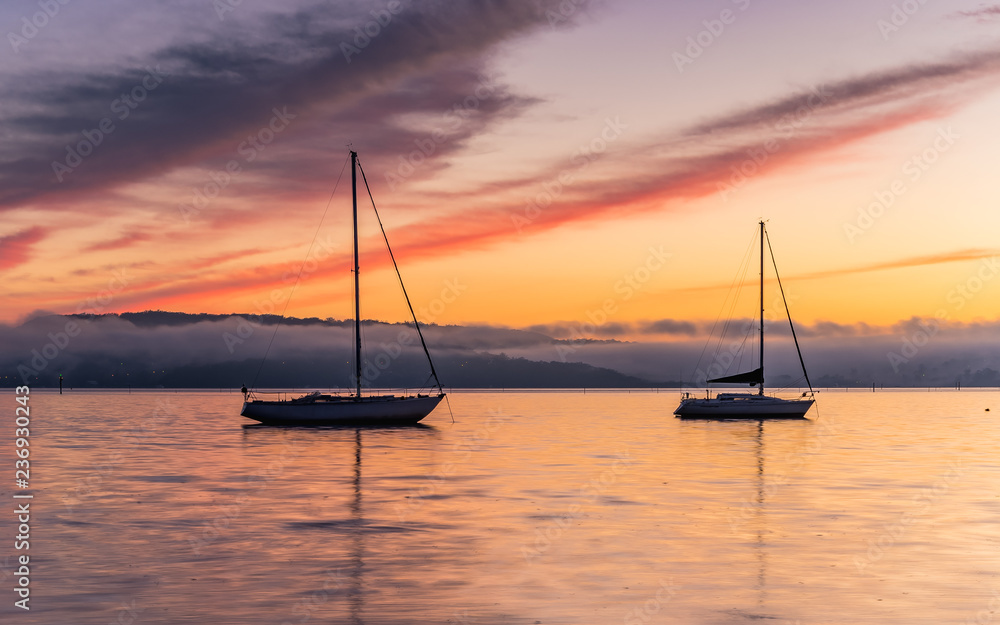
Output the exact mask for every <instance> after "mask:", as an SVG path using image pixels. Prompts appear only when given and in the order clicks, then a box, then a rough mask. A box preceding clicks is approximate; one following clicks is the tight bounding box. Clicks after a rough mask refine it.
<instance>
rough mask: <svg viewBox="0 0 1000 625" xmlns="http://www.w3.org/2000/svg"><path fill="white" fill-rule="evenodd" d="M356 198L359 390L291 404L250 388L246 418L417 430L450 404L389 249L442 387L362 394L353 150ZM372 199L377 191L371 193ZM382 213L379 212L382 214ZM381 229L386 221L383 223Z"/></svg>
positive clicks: (354, 168) (310, 396) (354, 155)
mask: <svg viewBox="0 0 1000 625" xmlns="http://www.w3.org/2000/svg"><path fill="white" fill-rule="evenodd" d="M350 155H351V196H352V204H353V209H354V336H355V342H354V365H355V371H354V377H355V383H356V388H355V392H354V394H352V395H333V394H324V393H310V394H308V395H303V396H302V397H297V398H295V399H289V400H264V399H257V398H256V396H255V394H254V392H253V390H250V391H247V390H246V389H244V393H245V395H246V396H245V397H244V402H243V410H242V411H241V412H240V414H241V415H243V416H244V417H248V418H250V419H254V420H256V421H260V422H261V423H264V424H266V425H364V426H380V425H412V424H416V423H417V422H419V421H420V420H421V419H423V418H424V417H426V416H427V415H428V414H430V412H431V411H432V410H434V408H436V407H437V405H438V404H439V403H440V402H441V400H442V399H444V396H445V393H444V389H443V388H442V387H441V381H440V380H438V377H437V372H436V371H435V370H434V362H433V361H432V360H431V355H430V352H429V351H428V350H427V343H426V342H424V335H423V333H422V332H421V331H420V323H419V322H418V321H417V317H416V315H415V314H414V313H413V306H412V305H411V304H410V299H409V296H407V295H406V287H404V286H403V279H402V277H401V276H400V274H399V267H398V266H397V265H396V259H395V257H394V256H393V254H392V249H391V248H389V257H390V258H391V259H392V264H393V267H395V268H396V275H397V277H399V284H400V286H401V287H402V289H403V296H404V297H405V298H406V304H407V306H409V309H410V314H411V315H412V316H413V324H414V327H415V328H416V330H417V336H418V337H420V344H421V346H423V348H424V354H426V356H427V362H428V364H429V365H430V371H431V375H432V376H433V378H434V382H435V386H436V387H437V393H436V394H426V395H421V394H416V395H367V396H366V395H362V392H361V390H362V389H361V380H362V374H361V295H360V292H359V291H360V289H359V286H360V285H359V280H358V269H359V267H358V170H359V169H360V165H359V164H358V153H357V152H355V151H353V150H351V152H350ZM361 177H362V180H364V182H365V187H366V188H367V186H368V181H367V179H366V178H365V173H364V170H362V171H361ZM369 194H371V191H370V190H369ZM376 214H377V212H376ZM379 227H380V228H381V227H382V221H381V219H379ZM382 236H383V238H385V242H386V246H387V247H388V245H389V240H388V238H387V237H386V236H385V229H382Z"/></svg>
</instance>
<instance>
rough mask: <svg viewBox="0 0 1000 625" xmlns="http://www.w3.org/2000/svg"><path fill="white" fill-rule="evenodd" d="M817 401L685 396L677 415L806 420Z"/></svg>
mask: <svg viewBox="0 0 1000 625" xmlns="http://www.w3.org/2000/svg"><path fill="white" fill-rule="evenodd" d="M814 401H815V400H813V399H781V398H779V397H768V396H766V395H757V394H754V393H719V394H718V395H717V396H716V397H715V398H714V399H705V398H700V399H699V398H694V397H685V398H684V399H682V400H681V403H680V405H679V406H678V407H677V410H675V411H674V414H675V415H677V416H678V417H680V418H681V419H803V418H805V416H806V413H807V412H808V411H809V408H810V407H811V406H812V405H813V402H814Z"/></svg>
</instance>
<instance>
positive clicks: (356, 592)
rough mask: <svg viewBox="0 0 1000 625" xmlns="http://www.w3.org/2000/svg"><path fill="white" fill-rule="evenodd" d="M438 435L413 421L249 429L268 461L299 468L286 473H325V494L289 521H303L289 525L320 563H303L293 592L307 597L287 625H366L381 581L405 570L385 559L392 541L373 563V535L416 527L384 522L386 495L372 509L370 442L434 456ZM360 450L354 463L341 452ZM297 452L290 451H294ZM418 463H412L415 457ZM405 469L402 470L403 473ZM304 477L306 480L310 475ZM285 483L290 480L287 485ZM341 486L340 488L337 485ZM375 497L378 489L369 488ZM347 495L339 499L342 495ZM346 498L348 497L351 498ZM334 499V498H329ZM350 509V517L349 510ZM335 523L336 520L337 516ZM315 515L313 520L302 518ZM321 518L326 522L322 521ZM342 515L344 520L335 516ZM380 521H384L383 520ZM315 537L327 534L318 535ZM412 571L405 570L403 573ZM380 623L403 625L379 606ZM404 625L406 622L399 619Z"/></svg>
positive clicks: (303, 501)
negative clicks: (284, 460)
mask: <svg viewBox="0 0 1000 625" xmlns="http://www.w3.org/2000/svg"><path fill="white" fill-rule="evenodd" d="M438 434H439V432H438V430H437V429H436V428H434V427H433V426H428V425H422V424H414V425H411V426H400V427H392V428H384V427H383V428H379V427H353V428H346V427H320V428H316V427H301V428H299V427H272V426H265V425H259V424H254V425H246V426H244V442H245V443H247V444H248V445H249V446H252V447H256V448H257V449H256V450H255V451H257V452H260V453H263V454H265V455H267V456H269V457H274V458H278V457H281V454H284V455H285V456H286V457H291V458H292V459H293V461H292V463H289V464H293V463H294V464H295V465H296V470H290V471H288V473H290V474H292V475H288V476H285V477H286V478H287V479H294V478H295V477H296V474H297V473H302V472H308V473H309V475H308V477H309V478H310V479H312V480H316V479H317V478H316V476H317V474H318V473H326V474H327V479H326V480H325V483H326V486H327V490H326V491H325V492H326V494H325V495H324V494H319V493H309V494H303V496H301V497H300V496H297V497H295V500H297V501H298V502H299V503H298V507H295V506H292V507H290V508H289V516H294V517H298V518H297V519H294V520H288V521H286V522H285V523H284V525H285V526H286V527H289V526H290V528H291V529H292V531H293V532H294V533H295V534H296V535H299V536H303V537H304V539H305V540H309V541H312V542H313V547H314V551H315V557H316V559H315V561H314V562H311V563H308V566H303V569H304V572H303V576H302V577H301V578H300V579H304V580H307V581H305V583H304V587H300V588H296V587H295V586H296V582H295V581H290V583H289V586H288V594H289V595H290V596H294V595H296V594H297V595H299V596H304V597H306V599H300V600H299V603H298V604H296V605H295V606H294V607H293V609H292V612H293V615H294V618H292V619H289V620H288V621H287V622H288V623H300V622H307V621H309V620H311V619H313V618H315V619H318V620H320V621H322V620H323V618H331V617H333V616H334V615H336V616H337V617H338V618H336V619H335V620H333V621H330V622H349V623H352V624H357V625H363V624H364V623H365V622H366V618H375V617H366V611H367V608H368V606H366V601H367V600H369V599H370V598H371V597H379V596H380V595H381V594H382V593H383V591H384V588H381V587H380V586H382V585H383V584H382V583H381V581H380V580H384V579H385V578H387V577H388V578H394V577H396V574H397V573H399V571H395V570H393V568H394V567H393V564H394V561H392V560H390V561H389V566H386V562H385V560H384V554H385V546H386V543H387V542H389V541H376V542H380V543H381V545H380V546H381V549H376V552H377V553H376V554H375V556H376V560H377V562H376V563H369V558H370V557H372V554H370V553H369V549H368V545H367V542H366V541H367V540H369V539H368V536H367V535H368V534H376V537H378V535H379V534H396V535H399V536H400V537H401V538H400V542H405V538H402V537H403V536H405V535H406V533H407V532H408V531H409V528H406V527H404V526H400V525H393V524H391V522H389V521H388V520H387V519H386V518H385V512H386V501H387V497H386V496H385V495H384V494H383V493H379V492H374V493H372V495H373V497H374V498H375V500H376V501H375V502H373V503H372V507H373V508H374V510H373V511H372V512H370V513H368V512H367V511H366V502H365V484H364V480H363V476H364V471H363V465H364V462H363V460H364V456H365V454H364V450H365V442H366V441H370V442H373V443H374V444H375V445H376V447H381V448H382V449H383V450H393V449H407V448H409V449H413V448H414V447H416V448H417V449H420V450H423V451H425V452H429V453H431V454H432V455H433V451H434V446H435V444H436V442H435V441H434V440H431V441H429V444H428V437H430V438H431V439H437V435H438ZM348 442H350V444H351V445H352V447H353V454H352V456H353V459H352V461H349V462H344V460H346V459H347V457H345V455H344V454H342V453H337V450H342V449H343V447H344V443H348ZM289 450H291V452H289ZM392 453H393V452H391V451H383V455H386V454H388V455H392ZM411 459H412V458H411ZM377 464H379V466H378V467H377V469H378V470H379V472H380V473H382V476H381V477H382V478H383V479H384V474H385V470H386V463H384V462H381V463H377ZM414 464H416V465H417V466H409V467H405V470H406V471H408V472H409V471H413V472H419V471H420V467H421V466H428V465H430V464H432V462H431V459H429V458H424V459H420V460H418V461H417V462H416V463H414ZM399 468H400V467H396V469H397V470H399ZM303 477H305V476H303ZM287 479H286V481H287ZM338 485H339V487H338ZM345 486H346V488H344V487H345ZM369 492H371V489H369ZM338 495H340V497H337V496H338ZM344 495H347V498H346V501H345V500H344V497H343V496H344ZM328 497H329V498H332V499H333V500H338V499H339V500H340V501H341V502H342V504H333V505H330V504H329V503H327V504H325V507H324V504H322V503H317V501H318V500H322V499H327V498H328ZM327 501H328V502H329V501H330V500H329V499H327ZM338 511H346V512H347V515H346V517H344V516H342V512H341V513H340V514H338ZM331 514H332V515H333V516H334V517H335V518H332V519H331V518H330V515H331ZM305 516H312V517H314V518H312V519H306V518H303V517H305ZM316 516H320V517H321V518H320V519H316V518H315V517H316ZM336 517H339V518H336ZM380 519H381V520H380ZM315 532H320V535H319V536H318V537H316V536H315V535H313V536H310V534H314V533H315ZM404 573H405V572H404ZM369 577H375V578H378V579H377V580H376V583H374V584H371V585H369V583H366V582H367V578H369ZM377 611H378V614H379V615H378V618H377V620H378V621H379V622H396V621H394V620H392V619H390V620H386V618H385V617H386V612H390V613H391V612H392V611H393V608H389V609H386V606H384V605H382V604H380V605H379V606H378V610H377ZM398 622H405V620H400V621H398Z"/></svg>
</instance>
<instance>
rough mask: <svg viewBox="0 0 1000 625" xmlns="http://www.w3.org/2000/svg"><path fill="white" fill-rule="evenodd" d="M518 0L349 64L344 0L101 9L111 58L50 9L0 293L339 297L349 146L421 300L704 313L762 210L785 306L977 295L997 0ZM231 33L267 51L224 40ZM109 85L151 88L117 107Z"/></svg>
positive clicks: (379, 47)
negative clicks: (542, 3)
mask: <svg viewBox="0 0 1000 625" xmlns="http://www.w3.org/2000/svg"><path fill="white" fill-rule="evenodd" d="M510 4H511V7H509V10H508V11H506V12H505V13H504V16H503V19H499V18H496V19H494V18H495V16H492V17H491V19H492V21H490V20H487V19H486V17H485V16H483V15H482V14H480V13H479V11H481V10H483V9H482V8H481V7H477V6H474V5H471V4H470V5H468V6H466V5H465V4H461V3H460V4H459V5H456V6H458V7H460V8H458V9H456V10H455V11H454V12H453V13H452V14H450V15H447V16H445V15H440V14H437V13H421V8H420V7H412V8H410V9H406V10H404V11H402V12H401V13H399V14H398V15H395V16H394V21H391V22H390V23H389V24H387V25H385V26H384V27H380V28H379V34H378V36H376V37H375V38H373V39H372V41H371V42H370V44H368V45H367V46H365V47H364V49H362V50H361V51H360V53H358V54H353V55H351V57H350V59H349V61H350V62H347V61H348V59H345V58H344V53H343V48H342V47H341V46H338V45H334V44H331V43H329V42H331V41H332V42H341V41H343V40H345V39H344V38H345V37H349V36H350V35H349V34H350V33H351V32H353V31H354V25H356V24H355V22H356V23H357V24H361V25H364V24H365V23H366V22H365V15H366V14H367V13H366V12H365V11H360V10H359V11H358V13H357V14H356V15H355V14H353V13H352V14H345V15H326V14H321V13H318V12H317V11H318V10H317V9H315V8H312V9H308V10H309V11H312V14H311V21H310V22H309V23H310V28H311V29H312V30H306V31H303V32H297V31H295V30H294V28H292V27H290V26H289V27H288V29H290V30H284V31H282V30H280V29H279V30H275V29H274V28H272V26H273V25H274V24H276V23H279V20H280V18H281V16H280V15H278V14H274V13H270V12H266V11H265V12H260V11H259V10H256V9H250V8H247V9H246V10H245V11H242V12H237V13H236V14H234V15H227V16H226V17H227V19H226V20H219V21H216V18H215V16H214V15H208V16H199V15H198V13H197V10H196V9H195V8H192V7H189V9H188V11H186V12H185V13H184V14H182V15H178V16H172V17H171V18H170V19H169V20H167V22H166V23H165V24H164V32H163V33H162V34H160V35H158V36H157V37H154V38H152V39H151V40H146V39H141V38H138V37H135V36H134V34H132V33H128V32H125V31H122V32H121V34H120V35H115V36H114V37H113V39H116V40H117V41H118V42H119V43H120V44H121V46H120V47H121V48H122V49H127V50H129V52H128V54H126V53H124V52H121V51H116V50H112V49H110V48H109V47H107V46H106V45H105V44H104V43H101V42H100V40H99V38H94V37H89V38H88V37H85V36H84V35H85V34H86V33H87V32H91V31H94V29H97V28H98V27H99V26H100V21H99V19H98V16H84V15H83V14H81V15H79V16H78V17H79V18H80V19H79V21H77V22H74V21H73V20H71V19H70V17H71V16H67V17H65V19H60V20H53V22H52V24H51V25H50V26H48V27H47V29H46V30H44V31H42V32H41V33H40V34H39V35H38V36H37V37H35V38H33V39H32V40H31V41H30V42H29V43H28V44H27V45H24V46H23V47H21V48H19V49H17V50H14V51H11V52H9V53H8V54H9V56H10V57H11V62H10V63H9V64H8V65H7V66H6V69H4V70H2V75H3V79H4V81H5V83H6V84H9V85H14V84H17V85H19V86H18V87H17V88H16V89H10V90H9V93H8V95H5V96H3V97H4V98H5V99H6V100H7V107H6V108H7V110H8V112H7V113H4V116H5V120H4V127H5V129H6V130H5V132H6V137H7V140H6V147H5V148H4V152H5V155H4V162H5V164H6V166H5V167H4V169H5V172H4V173H3V174H2V175H3V176H4V181H3V186H4V187H5V188H6V191H4V192H3V194H2V197H0V207H2V210H3V211H4V213H5V215H4V220H3V225H2V226H0V272H2V275H3V280H4V285H5V289H4V293H3V295H2V296H0V297H2V307H0V319H2V320H4V321H7V322H13V321H16V320H18V319H22V318H24V317H25V316H26V315H28V314H29V313H31V312H32V311H36V310H48V311H54V312H58V313H68V312H76V311H79V312H120V311H135V310H144V309H164V310H177V311H185V312H211V313H228V312H246V313H257V312H271V311H272V310H273V311H275V312H279V313H280V312H282V311H284V312H286V313H287V314H290V315H295V316H300V317H301V316H318V317H336V318H343V317H348V316H350V314H351V303H350V288H351V281H352V278H351V273H350V257H349V254H350V230H349V228H350V196H349V187H350V185H349V174H344V178H343V179H342V180H341V181H340V183H339V186H338V187H337V189H336V192H335V193H333V195H332V201H331V202H330V204H329V211H328V212H326V213H325V216H324V210H325V209H326V207H327V202H328V200H330V198H331V192H332V191H333V190H334V186H335V185H337V184H338V183H337V181H338V176H340V175H341V172H342V171H343V169H342V168H343V167H344V164H345V161H346V158H347V148H346V144H347V143H349V142H350V143H351V144H352V145H353V147H354V149H356V150H357V151H358V152H359V154H360V157H361V162H362V164H363V165H364V168H365V172H366V174H367V176H368V181H369V183H370V185H371V187H372V192H373V194H374V197H375V199H376V201H377V202H378V206H379V208H380V213H381V215H382V218H383V221H384V223H385V226H386V228H387V231H388V235H389V237H390V241H391V242H392V243H393V244H394V249H395V252H396V255H397V259H398V260H399V261H400V262H401V264H402V270H403V276H404V279H405V280H406V282H407V288H408V290H409V292H410V296H411V298H412V300H413V304H414V307H415V308H416V309H417V310H418V311H421V312H419V313H418V316H419V317H420V318H421V319H422V320H424V321H427V322H436V323H450V324H465V323H486V324H493V325H507V326H516V327H523V326H531V325H536V324H547V323H555V322H583V321H587V320H593V319H594V318H595V316H596V317H601V316H602V313H598V312H597V311H600V310H602V309H604V313H603V314H604V315H605V316H606V320H607V322H618V323H630V322H637V321H644V320H645V321H651V320H658V319H674V320H704V319H709V320H711V319H714V318H715V316H716V315H717V314H718V312H719V309H720V306H721V305H722V302H723V300H724V298H725V296H726V292H727V289H728V287H729V285H730V283H731V281H732V279H733V275H734V273H735V272H736V269H737V267H738V265H739V263H740V260H741V258H742V255H743V253H744V251H745V250H746V247H747V245H748V244H749V242H750V239H751V237H752V235H753V232H754V229H755V228H756V223H757V221H758V220H759V219H761V218H764V219H767V220H768V224H769V225H768V228H769V232H770V235H771V240H772V242H773V244H774V246H775V253H776V255H777V260H778V263H779V269H780V270H781V271H782V274H783V276H782V277H783V279H784V281H785V286H786V290H788V291H789V292H790V293H791V294H792V296H793V304H792V306H793V308H792V310H793V314H794V315H795V317H796V319H797V321H800V322H802V323H807V324H808V323H815V322H819V321H833V322H836V323H841V324H854V323H859V322H865V323H869V324H876V325H890V324H893V323H896V322H897V321H900V320H905V319H909V318H911V317H914V316H918V317H919V316H933V315H935V314H941V313H944V314H946V315H947V316H948V318H950V319H953V320H956V321H964V322H969V321H974V320H983V319H985V320H993V319H996V318H997V306H996V304H997V303H998V302H1000V280H993V278H994V277H995V276H996V274H997V273H1000V268H998V267H997V266H996V262H997V259H998V258H1000V240H998V239H997V234H996V233H997V232H1000V217H998V215H1000V213H998V211H997V210H996V206H997V205H998V204H1000V191H998V190H997V187H996V185H995V184H994V178H995V176H994V175H993V173H992V171H991V170H992V163H993V162H994V161H995V158H994V151H995V146H996V145H997V138H998V135H1000V122H998V121H997V118H996V115H995V111H996V110H997V106H998V105H1000V90H998V87H1000V71H998V70H1000V45H998V42H997V41H996V38H995V37H996V34H997V32H998V30H997V29H998V28H1000V21H995V20H993V19H992V17H993V15H995V12H990V11H988V10H985V9H984V8H983V7H982V6H981V5H980V4H978V3H973V2H966V3H963V2H956V3H949V5H948V7H939V6H930V5H928V6H925V7H923V8H921V10H920V11H919V12H918V13H916V14H915V15H913V16H912V17H911V18H910V20H909V21H908V22H907V24H905V25H904V26H902V27H899V28H897V29H896V30H892V29H888V30H886V28H885V22H884V20H885V19H886V18H887V16H888V15H889V13H890V11H891V9H890V8H887V7H888V5H886V6H882V5H881V3H876V5H871V4H866V3H861V2H860V1H856V2H848V3H844V4H843V5H838V6H837V7H810V8H809V9H808V10H807V9H804V8H802V7H800V6H797V5H796V4H795V3H791V2H779V3H775V4H773V5H769V6H756V4H753V5H751V4H750V3H743V2H733V3H726V2H721V3H718V7H709V6H707V5H706V6H699V7H685V8H683V9H677V8H671V7H663V6H660V5H659V4H655V3H647V2H619V3H607V4H604V5H600V6H596V5H595V6H590V5H584V6H582V7H580V9H579V11H574V12H573V14H572V15H569V16H567V17H566V19H565V20H556V21H553V20H552V17H551V15H547V14H545V13H544V12H542V13H537V12H534V10H532V9H528V8H525V6H523V5H522V4H519V3H510ZM960 5H961V6H960ZM372 6H374V5H372ZM727 8H728V9H729V10H731V11H732V12H733V13H732V15H731V17H732V19H733V20H734V21H733V22H732V23H731V24H728V25H726V26H725V28H724V29H723V32H722V33H721V34H718V35H712V36H711V37H709V36H707V35H705V34H704V33H703V31H704V30H705V29H706V28H709V26H710V25H712V24H714V22H713V21H712V20H714V19H716V18H717V17H718V16H719V14H720V13H719V11H721V10H725V9H727ZM200 10H202V11H204V10H205V9H204V8H202V9H200ZM303 10H306V9H303ZM835 10H836V13H835ZM11 11H13V13H12V12H11ZM69 11H70V9H67V14H68V12H69ZM142 11H146V12H148V14H146V15H144V17H146V18H150V19H154V18H156V17H157V15H156V9H154V8H146V9H142ZM61 17H62V16H61ZM847 17H851V18H852V19H847ZM0 18H6V21H7V22H12V21H17V19H19V18H18V15H16V10H14V9H11V8H9V7H8V8H4V9H3V10H2V12H0ZM706 20H707V22H706ZM194 23H199V24H202V26H201V27H200V28H198V29H196V30H190V29H186V28H185V25H190V24H194ZM431 23H433V24H436V26H435V27H433V28H432V27H430V26H429V24H431ZM414 24H422V26H421V27H416V26H413V25H414ZM712 27H713V28H715V27H717V24H716V25H714V26H712ZM94 32H96V31H94ZM71 33H72V34H71ZM251 33H252V34H253V37H254V38H255V39H256V40H257V41H258V42H259V48H254V47H252V46H251V47H248V46H247V45H245V44H242V43H239V42H240V41H245V40H246V37H247V36H248V34H251ZM316 33H320V34H316ZM60 35H65V36H62V37H61V36H60ZM688 37H691V38H692V39H691V40H689V39H688ZM698 37H701V39H700V41H702V42H703V43H704V42H708V45H707V46H701V52H700V53H699V54H698V55H697V57H696V58H695V57H693V56H692V55H691V53H692V52H693V51H697V49H698V46H696V47H695V48H691V43H690V42H691V41H695V42H697V41H698ZM241 38H242V39H241ZM226 42H233V43H232V45H231V46H228V47H227V43H226ZM317 42H326V43H317ZM324 45H325V46H326V48H323V46H324ZM317 46H318V47H317ZM277 50H281V51H282V52H281V53H280V54H279V53H277V52H276V51H277ZM289 50H294V51H295V52H289ZM678 55H681V56H678ZM679 58H680V59H682V61H681V62H680V65H678V59H679ZM685 58H690V61H691V62H690V63H688V62H685V61H683V59H685ZM26 76H33V77H35V78H34V79H33V80H24V78H25V77H26ZM80 76H86V77H87V80H85V81H83V80H81V79H80V78H79V77H80ZM160 77H162V80H160V81H159V82H156V81H157V80H159V78H160ZM206 77H210V80H209V79H206ZM15 81H20V82H15ZM143 85H144V86H143ZM140 87H141V88H140ZM129 93H132V94H143V95H144V97H143V99H142V101H139V102H134V103H133V104H134V108H133V109H131V110H130V114H129V115H128V116H126V117H125V118H124V119H122V118H121V117H120V114H121V111H123V110H124V109H122V108H121V106H122V105H121V104H120V103H119V104H118V106H117V107H116V105H115V102H116V101H117V100H116V98H117V99H120V97H121V96H122V95H123V94H124V95H127V94H129ZM38 102H45V105H44V106H38V105H34V104H33V103H38ZM105 118H107V119H110V120H111V121H112V122H113V123H114V124H115V129H114V131H113V132H111V133H108V134H106V135H104V136H103V138H102V140H101V142H100V144H98V145H96V146H91V147H90V149H92V151H93V154H92V155H90V156H87V157H86V158H83V159H82V162H81V163H80V164H78V165H76V166H74V167H73V168H72V171H69V172H66V171H62V175H61V178H62V181H59V180H58V178H59V177H60V175H59V168H54V166H53V163H54V162H58V163H70V164H71V160H69V158H68V157H67V149H70V148H71V147H72V146H76V147H77V148H79V147H80V144H81V142H84V143H86V142H87V141H88V139H87V137H91V138H93V137H95V136H96V135H94V131H93V129H95V128H99V127H100V124H101V120H102V119H105ZM84 129H87V130H88V132H89V133H90V134H86V133H81V130H84ZM86 149H88V147H87V146H86V145H84V146H83V148H82V150H86ZM82 150H78V151H82ZM227 165H228V166H229V170H228V171H227ZM199 193H200V194H202V195H199ZM206 193H207V194H208V195H215V194H217V197H214V198H211V199H209V198H207V197H205V196H204V194H206ZM363 199H364V200H365V202H364V203H363V206H364V207H368V203H367V198H363ZM361 219H362V243H363V249H364V252H363V256H362V273H361V276H362V289H363V295H364V308H363V315H364V316H366V317H371V318H379V319H385V320H393V321H395V320H402V319H405V316H406V309H405V306H404V305H403V303H402V300H401V298H400V296H399V289H398V287H397V286H395V285H394V280H395V278H394V276H393V275H392V274H391V266H389V265H388V264H387V259H386V257H385V255H384V252H383V251H381V248H380V242H379V240H378V238H377V237H379V236H380V235H378V232H377V225H376V224H375V222H374V217H373V215H372V213H371V211H370V207H368V210H365V211H364V212H363V214H362V218H361ZM304 261H305V263H306V264H305V270H304V272H303V276H302V278H303V279H302V280H301V282H300V283H299V284H298V286H296V287H295V288H294V292H293V288H292V286H293V285H294V284H295V276H296V274H297V272H298V268H299V267H301V266H303V262H304ZM752 278H753V279H755V277H753V276H752ZM286 304H287V309H286V308H285V306H286ZM744 314H745V315H751V314H753V306H751V307H750V308H749V309H748V310H747V311H745V313H744Z"/></svg>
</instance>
